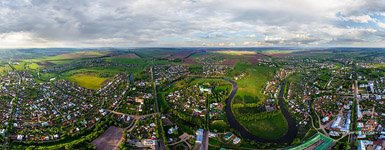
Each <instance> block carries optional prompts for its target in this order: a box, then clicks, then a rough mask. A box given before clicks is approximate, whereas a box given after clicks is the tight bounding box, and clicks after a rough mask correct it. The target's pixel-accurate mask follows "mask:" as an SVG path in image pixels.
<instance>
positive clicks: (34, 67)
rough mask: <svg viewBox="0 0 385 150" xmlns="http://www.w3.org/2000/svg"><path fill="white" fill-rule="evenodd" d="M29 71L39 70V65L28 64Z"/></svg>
mask: <svg viewBox="0 0 385 150" xmlns="http://www.w3.org/2000/svg"><path fill="white" fill-rule="evenodd" d="M28 67H29V69H32V70H37V69H39V68H40V66H39V65H38V64H37V63H30V64H28Z"/></svg>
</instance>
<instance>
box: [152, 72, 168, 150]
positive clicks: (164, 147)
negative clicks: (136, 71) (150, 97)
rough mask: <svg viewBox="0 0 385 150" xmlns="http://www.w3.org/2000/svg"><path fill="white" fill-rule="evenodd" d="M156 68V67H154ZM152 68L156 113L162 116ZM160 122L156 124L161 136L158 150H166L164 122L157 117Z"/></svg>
mask: <svg viewBox="0 0 385 150" xmlns="http://www.w3.org/2000/svg"><path fill="white" fill-rule="evenodd" d="M153 66H154V65H153ZM153 66H152V67H151V80H152V83H153V85H154V100H155V110H156V113H157V114H160V113H159V104H158V91H157V90H158V89H157V87H156V83H155V79H154V72H153V70H154V67H153ZM157 119H158V121H157V122H156V123H157V126H158V134H159V137H160V138H159V139H158V146H159V147H158V148H159V150H165V149H166V145H165V144H164V141H163V133H162V130H161V128H162V126H161V124H160V122H161V121H162V120H161V119H160V116H158V117H157Z"/></svg>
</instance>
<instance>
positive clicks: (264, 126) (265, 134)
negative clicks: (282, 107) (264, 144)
mask: <svg viewBox="0 0 385 150" xmlns="http://www.w3.org/2000/svg"><path fill="white" fill-rule="evenodd" d="M239 121H240V122H241V124H242V125H243V126H244V127H245V128H246V129H247V130H248V131H250V132H251V133H253V134H254V135H256V136H258V137H261V138H266V139H277V138H279V137H281V136H283V135H284V134H285V133H286V132H287V129H288V125H287V121H286V119H285V117H284V116H283V114H282V113H279V114H278V115H276V116H273V117H271V118H269V119H262V120H252V121H243V120H239Z"/></svg>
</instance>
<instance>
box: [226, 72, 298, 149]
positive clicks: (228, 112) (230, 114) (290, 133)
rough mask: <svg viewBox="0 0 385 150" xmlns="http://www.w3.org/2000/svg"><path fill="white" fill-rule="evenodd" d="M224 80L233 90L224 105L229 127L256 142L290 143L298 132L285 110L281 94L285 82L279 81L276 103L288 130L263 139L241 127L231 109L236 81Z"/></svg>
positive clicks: (236, 86)
mask: <svg viewBox="0 0 385 150" xmlns="http://www.w3.org/2000/svg"><path fill="white" fill-rule="evenodd" d="M225 80H227V81H229V82H230V83H231V84H232V86H233V90H232V91H231V93H230V96H229V97H228V98H227V99H226V106H225V112H226V117H227V120H228V122H229V124H230V127H232V128H234V129H235V130H237V131H238V132H239V133H240V134H241V136H242V137H243V138H246V139H249V140H253V141H257V142H269V143H278V144H283V143H291V142H292V141H293V140H294V138H295V137H296V136H297V133H298V127H297V124H296V121H295V120H294V118H293V117H292V116H291V114H290V112H289V111H288V110H287V107H286V104H285V101H284V99H283V95H284V91H285V90H284V88H285V84H286V83H284V82H283V83H281V86H280V87H281V91H280V93H279V96H278V100H279V102H278V104H279V106H280V108H281V111H282V114H283V115H284V117H285V119H286V120H287V123H288V131H287V132H286V134H285V135H283V136H282V137H280V138H278V139H275V140H271V139H264V138H261V137H257V136H255V135H253V134H252V133H250V132H249V131H247V129H246V128H245V127H243V126H242V125H241V124H240V123H239V122H238V121H237V120H236V118H235V116H234V114H233V111H232V110H231V101H232V100H233V98H234V96H235V94H236V93H237V90H238V85H237V83H235V81H233V80H231V79H225Z"/></svg>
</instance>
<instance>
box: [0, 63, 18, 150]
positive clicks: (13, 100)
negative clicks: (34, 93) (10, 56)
mask: <svg viewBox="0 0 385 150" xmlns="http://www.w3.org/2000/svg"><path fill="white" fill-rule="evenodd" d="M8 65H9V66H10V67H11V68H12V70H13V71H16V69H15V67H13V66H12V64H11V62H9V63H8ZM17 75H18V76H19V79H18V80H19V85H21V83H22V80H21V75H20V74H19V72H17ZM19 85H17V86H16V89H17V90H16V95H15V97H14V98H13V99H12V101H11V103H10V104H11V108H10V110H11V113H10V115H11V116H10V118H9V119H8V122H9V124H8V128H9V129H11V128H12V127H13V126H12V124H13V123H12V122H13V121H14V117H15V110H16V108H15V106H17V104H18V101H19V98H18V95H19ZM15 100H16V102H15ZM8 132H9V131H8V129H7V130H6V132H5V133H4V143H3V145H2V149H3V150H4V149H8V145H9V138H10V135H9V133H8Z"/></svg>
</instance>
